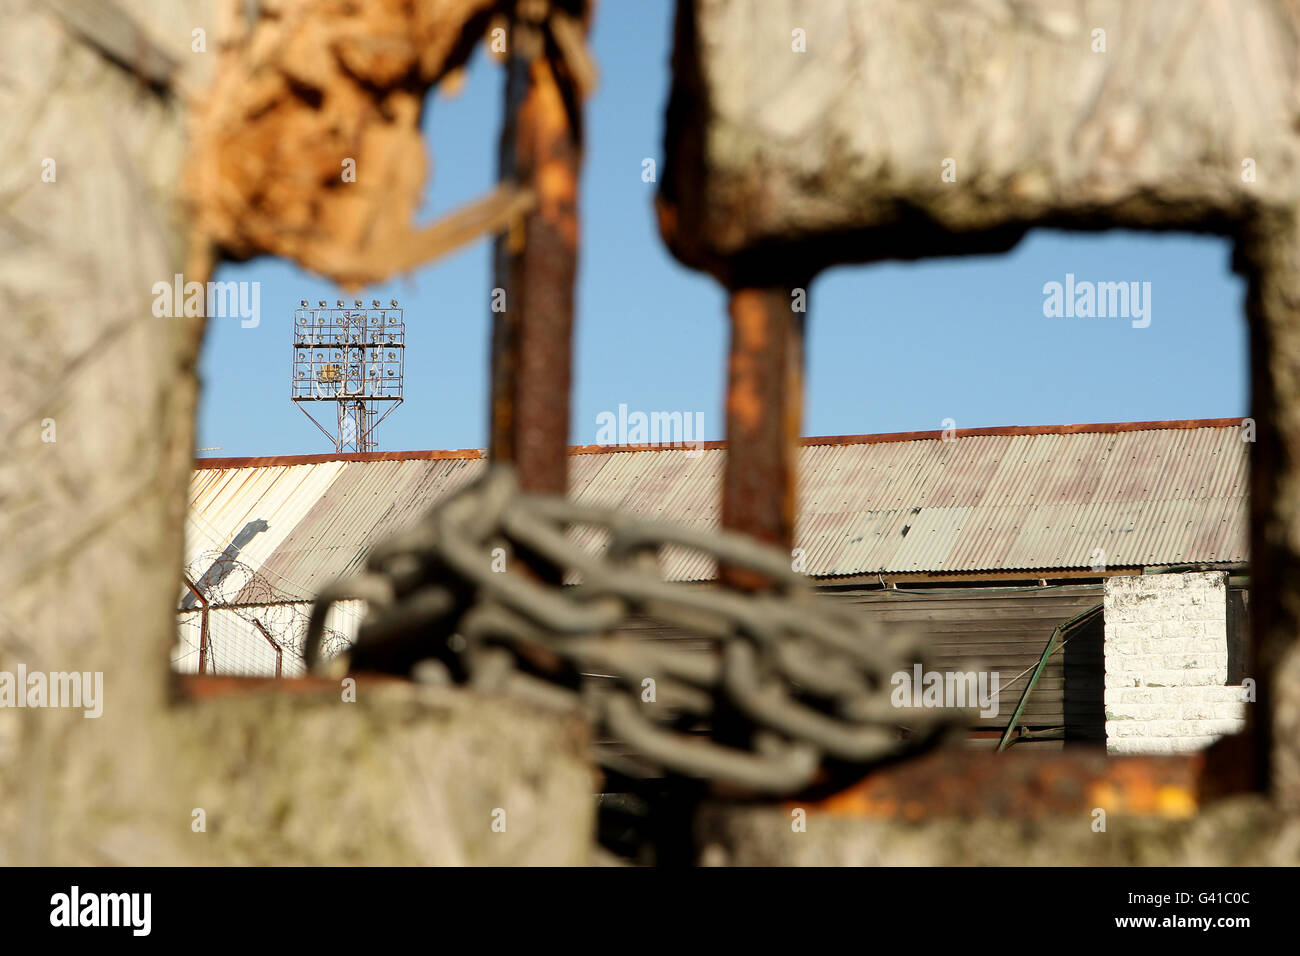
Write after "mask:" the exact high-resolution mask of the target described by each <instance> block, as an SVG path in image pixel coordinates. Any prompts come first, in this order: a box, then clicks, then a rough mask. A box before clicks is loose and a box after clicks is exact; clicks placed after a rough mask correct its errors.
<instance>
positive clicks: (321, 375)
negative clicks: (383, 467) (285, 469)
mask: <svg viewBox="0 0 1300 956" xmlns="http://www.w3.org/2000/svg"><path fill="white" fill-rule="evenodd" d="M370 304H371V307H370V308H368V309H367V308H364V307H363V305H362V302H361V300H360V299H356V300H354V301H353V307H352V308H350V309H349V308H347V307H345V306H344V303H343V300H342V299H339V300H337V302H336V305H335V307H334V308H329V307H328V306H327V305H326V304H325V301H324V300H323V299H322V300H320V301H318V303H317V307H316V308H311V307H309V306H308V304H307V300H306V299H303V300H302V301H301V302H300V303H299V308H298V309H297V310H296V311H295V313H294V322H293V364H292V373H291V377H290V382H289V388H290V398H291V400H292V401H293V403H294V404H295V405H297V406H298V408H300V409H301V410H302V412H303V414H305V415H306V416H307V417H308V418H310V419H311V420H312V422H313V423H314V424H315V425H316V427H317V428H319V429H320V430H321V432H322V433H324V435H325V437H327V438H329V440H330V441H331V442H333V443H334V450H335V451H336V452H340V453H342V452H365V451H374V450H375V449H376V448H377V447H378V441H377V439H376V437H375V431H376V429H377V428H378V427H379V423H380V422H382V421H383V420H384V419H385V418H387V417H388V416H389V415H390V414H391V413H392V411H393V409H395V408H396V407H397V406H398V405H400V404H402V389H403V383H404V372H405V365H406V362H405V355H406V320H405V315H404V313H403V310H402V309H401V307H400V306H398V304H397V300H396V299H391V300H390V301H389V305H388V307H387V308H383V307H381V306H380V304H379V300H378V299H372V300H371V303H370ZM320 402H331V403H333V404H334V406H335V415H334V426H335V427H334V432H333V434H331V433H330V430H329V429H328V428H327V427H326V426H325V425H323V424H322V423H321V421H320V418H324V417H326V416H324V415H322V414H320V413H319V412H318V413H317V414H316V415H313V414H312V411H311V409H312V407H313V405H314V404H315V403H320ZM317 408H319V405H317ZM326 421H328V418H326Z"/></svg>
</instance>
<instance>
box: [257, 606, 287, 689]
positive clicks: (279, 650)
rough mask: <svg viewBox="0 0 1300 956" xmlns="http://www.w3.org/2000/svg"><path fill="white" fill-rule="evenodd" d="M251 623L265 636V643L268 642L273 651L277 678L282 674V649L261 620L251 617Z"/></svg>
mask: <svg viewBox="0 0 1300 956" xmlns="http://www.w3.org/2000/svg"><path fill="white" fill-rule="evenodd" d="M253 624H254V625H255V626H256V627H257V629H258V630H259V631H261V632H262V636H263V637H264V638H266V643H268V644H270V645H271V649H272V650H273V651H275V676H276V677H277V678H278V677H281V676H283V670H284V650H283V649H282V648H281V647H280V645H279V643H278V642H277V641H276V639H275V638H273V637H272V636H271V632H270V631H268V630H267V629H266V627H265V626H264V625H263V624H262V622H261V621H259V620H258V619H257V618H253Z"/></svg>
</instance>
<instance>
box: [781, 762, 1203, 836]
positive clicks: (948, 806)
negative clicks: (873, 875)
mask: <svg viewBox="0 0 1300 956" xmlns="http://www.w3.org/2000/svg"><path fill="white" fill-rule="evenodd" d="M1210 759H1211V758H1210V757H1209V755H1207V754H1204V753H1197V754H1188V755H1186V756H1177V757H1164V756H1161V757H1110V756H1107V755H1106V753H1105V751H1103V750H1102V749H1100V748H1096V749H1094V750H1090V751H1083V750H1076V751H1074V752H1069V751H1066V752H1058V753H1032V752H1028V751H1011V752H1008V753H1005V754H1003V755H1002V756H1001V757H1000V758H999V759H997V760H992V759H990V757H989V754H988V753H986V752H980V751H962V750H939V751H935V752H933V753H930V754H927V755H926V756H924V757H920V758H917V759H915V760H909V761H904V762H902V763H899V764H897V765H895V766H891V767H886V768H884V769H881V770H878V771H876V772H875V773H872V774H871V775H870V776H868V777H866V778H865V779H863V780H862V781H860V782H859V783H857V784H854V785H853V786H851V787H848V788H847V789H845V790H841V791H839V792H838V793H836V794H834V795H833V796H831V797H828V798H826V799H824V800H821V801H820V802H817V803H809V802H806V801H805V802H803V803H800V804H799V805H800V806H803V807H806V808H807V809H808V810H809V812H813V811H819V812H822V813H829V814H835V815H839V816H852V817H869V818H870V817H874V818H887V819H900V820H911V821H918V820H933V819H939V818H947V819H968V820H969V819H975V818H979V817H1002V818H1006V819H1016V820H1025V819H1036V818H1041V817H1052V816H1057V817H1059V816H1068V815H1081V816H1082V815H1086V814H1088V813H1090V812H1091V811H1092V810H1094V809H1095V808H1098V807H1100V808H1101V809H1103V810H1105V811H1106V812H1107V813H1119V814H1124V815H1129V816H1160V817H1189V816H1192V815H1193V814H1195V813H1196V811H1197V809H1198V808H1199V807H1200V806H1201V805H1203V803H1204V802H1205V801H1206V800H1207V799H1210V798H1213V797H1218V796H1223V795H1225V794H1223V793H1221V792H1217V791H1213V792H1212V791H1210V790H1209V789H1208V788H1207V786H1206V785H1207V783H1209V782H1210V781H1211V779H1212V776H1213V775H1212V774H1211V773H1209V772H1207V764H1208V762H1209V761H1210ZM793 805H794V804H792V806H793Z"/></svg>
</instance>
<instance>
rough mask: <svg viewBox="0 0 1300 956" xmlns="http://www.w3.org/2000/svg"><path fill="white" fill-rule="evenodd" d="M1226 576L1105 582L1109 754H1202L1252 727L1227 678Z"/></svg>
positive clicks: (1218, 573)
mask: <svg viewBox="0 0 1300 956" xmlns="http://www.w3.org/2000/svg"><path fill="white" fill-rule="evenodd" d="M1227 595H1228V589H1227V575H1226V574H1225V573H1224V572H1222V571H1197V572H1188V573H1181V574H1178V573H1175V574H1144V575H1136V576H1133V577H1127V576H1126V577H1113V578H1107V579H1106V598H1105V602H1106V605H1105V616H1106V645H1105V655H1106V749H1107V750H1108V751H1109V752H1111V753H1151V754H1158V753H1181V752H1184V751H1189V750H1199V749H1201V748H1202V747H1205V746H1208V745H1209V744H1211V743H1213V742H1214V741H1215V740H1217V739H1218V738H1219V737H1220V736H1223V735H1224V734H1232V733H1236V732H1238V731H1239V730H1241V729H1242V728H1243V727H1244V726H1245V719H1246V718H1245V707H1246V705H1245V703H1244V702H1243V700H1242V693H1243V692H1242V688H1241V687H1240V686H1233V685H1225V683H1224V681H1226V680H1227V677H1228V604H1227Z"/></svg>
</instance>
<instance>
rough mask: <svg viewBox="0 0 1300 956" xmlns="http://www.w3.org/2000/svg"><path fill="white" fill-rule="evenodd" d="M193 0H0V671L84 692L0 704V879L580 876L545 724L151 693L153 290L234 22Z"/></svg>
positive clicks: (166, 520)
mask: <svg viewBox="0 0 1300 956" xmlns="http://www.w3.org/2000/svg"><path fill="white" fill-rule="evenodd" d="M215 6H216V4H215V2H213V0H175V2H168V3H156V2H152V0H118V2H116V3H108V2H102V0H95V2H89V0H57V2H51V3H49V4H46V3H42V2H37V0H0V22H3V23H4V28H3V29H0V116H4V117H5V120H6V121H5V122H4V123H3V124H2V125H0V196H2V197H3V202H0V308H2V309H3V312H4V316H5V318H4V321H2V322H0V372H2V373H3V374H0V438H2V441H3V447H4V453H3V454H0V543H2V545H3V546H2V547H0V672H5V673H8V674H11V675H12V674H15V673H16V672H17V670H18V668H19V667H20V666H23V667H26V668H27V669H28V671H42V672H51V671H54V672H59V671H62V672H67V671H77V672H88V673H92V674H94V673H102V675H103V697H102V715H101V716H99V717H96V718H88V717H86V716H83V709H81V708H66V709H58V708H49V707H43V708H26V707H24V708H21V709H19V708H14V707H2V708H0V865H15V864H136V863H160V864H177V863H198V862H210V863H248V862H258V863H281V864H292V863H398V862H420V863H504V862H514V863H529V862H531V863H578V862H582V861H583V860H585V858H586V853H587V847H588V845H589V843H590V839H591V831H592V812H593V811H592V803H591V798H590V794H591V792H592V789H593V780H592V778H591V775H590V772H589V769H588V764H587V760H586V757H585V756H584V753H583V744H582V740H583V733H582V729H581V727H579V726H577V725H574V724H572V723H571V722H569V721H565V720H558V719H556V718H554V717H548V716H546V715H542V714H537V713H535V712H533V711H532V710H530V709H527V708H523V709H521V708H520V706H519V705H517V704H515V703H513V702H509V701H494V700H490V699H483V698H476V697H473V696H471V695H466V694H452V693H448V692H445V691H444V692H439V691H435V690H433V689H431V688H424V687H416V686H406V687H401V686H395V685H394V686H370V685H367V684H362V685H361V687H359V688H358V689H357V698H356V702H355V703H352V702H344V700H343V698H342V693H341V689H340V688H339V687H328V688H324V689H321V690H319V691H318V692H317V693H315V694H303V693H301V691H300V692H299V695H298V696H293V697H285V696H281V695H282V694H283V693H285V685H283V684H280V685H277V686H276V688H275V689H276V690H277V691H278V692H279V693H267V694H261V695H253V696H249V697H243V698H241V697H230V698H228V699H219V700H198V701H192V702H190V703H187V704H177V703H176V702H174V701H172V700H171V699H169V696H168V688H169V686H170V684H171V681H172V678H171V675H169V671H168V651H169V650H170V649H171V648H172V647H173V645H174V643H175V633H176V632H175V628H176V614H175V608H176V599H177V595H178V593H179V591H180V586H181V581H180V569H181V562H182V547H181V544H182V528H183V521H184V508H185V488H186V482H187V481H188V478H189V473H190V467H191V464H192V457H193V441H194V426H193V421H194V409H195V403H196V397H197V391H198V381H197V377H196V375H195V371H194V365H195V360H196V358H197V354H198V347H199V338H200V335H201V330H202V320H201V319H199V318H193V317H191V318H184V317H169V316H164V315H159V314H157V313H156V312H155V310H154V308H153V306H154V304H155V303H154V292H153V287H154V284H155V283H158V282H170V281H171V280H172V277H173V276H174V275H175V274H176V273H183V274H184V276H185V279H186V280H187V281H199V282H202V281H204V280H206V279H207V278H208V277H209V270H210V265H211V263H210V260H209V255H208V252H207V249H208V246H209V243H210V241H211V239H212V237H205V236H202V235H195V234H194V231H193V227H194V218H193V215H192V209H190V208H189V207H188V206H187V205H186V203H185V201H184V200H183V198H182V190H181V181H182V179H183V173H184V172H186V171H187V170H189V169H190V163H191V162H192V159H187V158H186V157H187V155H188V154H187V149H188V148H189V147H190V146H192V145H193V144H192V143H190V142H188V141H187V136H186V130H187V126H186V124H187V122H188V120H189V119H190V117H191V109H192V108H193V107H194V106H195V103H194V101H193V100H192V99H189V100H187V99H186V96H189V97H194V96H200V95H202V94H201V91H202V90H204V89H205V88H206V77H207V76H208V75H209V74H210V70H211V68H212V58H213V57H214V56H216V51H217V50H218V49H220V48H221V42H222V40H221V38H222V37H223V36H229V35H230V33H229V29H230V27H231V24H233V23H237V16H238V11H239V10H240V9H242V8H245V7H246V6H247V5H245V4H242V3H238V2H232V0H225V2H223V3H222V10H223V11H224V12H225V15H226V21H225V26H224V27H223V26H222V25H221V24H220V23H219V22H218V18H217V11H216V9H215ZM255 6H256V5H255ZM260 6H261V7H262V8H263V9H264V10H265V11H266V12H267V13H268V15H273V14H274V13H275V12H276V10H277V9H283V8H284V7H285V6H286V5H285V4H280V3H271V2H265V3H263V4H261V5H260ZM444 9H446V10H450V7H449V6H448V5H444ZM196 29H199V30H203V31H204V32H205V37H206V44H205V46H206V50H205V51H203V52H200V51H196V50H195V49H193V47H192V43H193V39H194V30H196ZM223 31H225V32H223ZM181 91H186V93H185V95H182V92H181ZM302 108H304V109H310V105H309V103H308V104H306V105H303V107H302ZM229 145H230V144H218V146H219V147H222V148H226V147H228V146H229ZM47 160H48V161H49V162H47ZM219 321H231V320H229V319H223V320H219ZM195 809H201V810H203V811H204V828H203V829H201V830H199V829H196V824H197V822H198V818H197V817H195V816H194V814H193V811H194V810H195ZM498 809H500V810H504V811H505V817H504V826H505V829H504V830H503V831H502V830H500V829H493V826H492V825H493V823H494V822H497V821H498V820H500V817H499V816H495V817H494V811H495V810H498Z"/></svg>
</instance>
